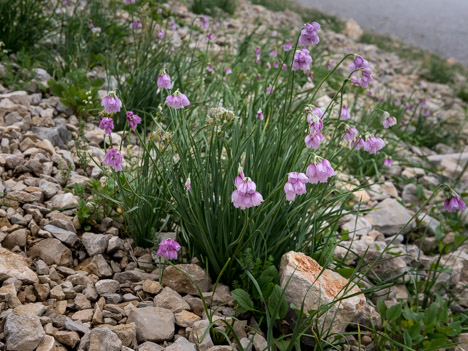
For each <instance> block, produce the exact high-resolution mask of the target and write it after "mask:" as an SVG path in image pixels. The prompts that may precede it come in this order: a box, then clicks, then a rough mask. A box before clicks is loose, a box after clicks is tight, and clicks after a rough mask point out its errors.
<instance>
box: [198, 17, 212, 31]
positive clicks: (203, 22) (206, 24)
mask: <svg viewBox="0 0 468 351" xmlns="http://www.w3.org/2000/svg"><path fill="white" fill-rule="evenodd" d="M200 27H202V28H203V29H205V30H207V29H208V28H209V27H210V22H208V18H206V17H205V16H201V18H200Z"/></svg>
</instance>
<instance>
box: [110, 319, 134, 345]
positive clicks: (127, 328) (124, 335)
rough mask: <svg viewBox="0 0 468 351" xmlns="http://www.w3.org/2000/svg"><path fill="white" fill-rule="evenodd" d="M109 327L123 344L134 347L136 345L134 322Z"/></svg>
mask: <svg viewBox="0 0 468 351" xmlns="http://www.w3.org/2000/svg"><path fill="white" fill-rule="evenodd" d="M109 329H110V330H111V331H112V332H114V333H115V334H116V335H117V336H118V338H119V339H120V340H121V341H122V345H123V346H127V347H131V348H134V347H135V346H136V345H137V340H136V325H135V324H133V323H130V324H121V325H116V326H113V327H109Z"/></svg>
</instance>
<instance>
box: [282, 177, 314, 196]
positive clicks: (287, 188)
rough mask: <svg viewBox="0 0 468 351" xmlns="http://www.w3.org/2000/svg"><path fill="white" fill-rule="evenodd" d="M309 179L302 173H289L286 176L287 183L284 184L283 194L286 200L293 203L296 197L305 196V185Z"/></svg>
mask: <svg viewBox="0 0 468 351" xmlns="http://www.w3.org/2000/svg"><path fill="white" fill-rule="evenodd" d="M308 182H309V178H307V176H306V175H305V174H304V173H297V172H291V173H289V175H288V182H287V183H286V184H284V192H285V193H286V200H288V201H294V199H295V198H296V195H301V194H305V193H306V192H307V189H306V184H307V183H308Z"/></svg>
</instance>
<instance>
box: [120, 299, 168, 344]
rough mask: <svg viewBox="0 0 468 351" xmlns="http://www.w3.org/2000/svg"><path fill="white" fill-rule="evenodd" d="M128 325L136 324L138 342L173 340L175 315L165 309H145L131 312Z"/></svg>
mask: <svg viewBox="0 0 468 351" xmlns="http://www.w3.org/2000/svg"><path fill="white" fill-rule="evenodd" d="M127 323H135V325H136V332H137V339H138V342H140V343H141V342H145V341H156V342H157V341H164V340H171V339H172V337H173V336H174V331H175V326H174V314H173V313H172V312H171V311H169V310H166V309H164V308H159V307H144V308H136V309H133V310H132V311H130V313H129V315H128V320H127Z"/></svg>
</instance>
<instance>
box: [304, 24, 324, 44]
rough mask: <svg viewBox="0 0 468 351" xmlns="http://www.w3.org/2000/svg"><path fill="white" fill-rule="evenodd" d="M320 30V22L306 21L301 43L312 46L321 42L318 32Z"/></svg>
mask: <svg viewBox="0 0 468 351" xmlns="http://www.w3.org/2000/svg"><path fill="white" fill-rule="evenodd" d="M319 30H320V24H318V23H317V22H311V23H306V24H305V25H304V29H302V30H301V36H300V37H299V45H304V46H312V45H316V44H318V43H319V41H320V39H319V36H318V34H317V32H318V31H319Z"/></svg>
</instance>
